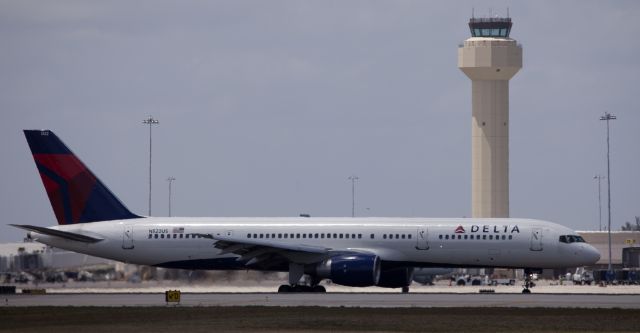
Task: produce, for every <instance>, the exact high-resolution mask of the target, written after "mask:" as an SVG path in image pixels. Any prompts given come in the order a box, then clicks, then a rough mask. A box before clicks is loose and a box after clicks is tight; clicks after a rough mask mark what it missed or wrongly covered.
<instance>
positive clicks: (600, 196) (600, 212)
mask: <svg viewBox="0 0 640 333" xmlns="http://www.w3.org/2000/svg"><path fill="white" fill-rule="evenodd" d="M593 179H597V180H598V226H599V229H598V230H600V231H602V195H601V193H602V191H601V190H600V188H601V187H600V181H601V180H602V179H604V176H603V175H601V174H597V175H595V176H593Z"/></svg>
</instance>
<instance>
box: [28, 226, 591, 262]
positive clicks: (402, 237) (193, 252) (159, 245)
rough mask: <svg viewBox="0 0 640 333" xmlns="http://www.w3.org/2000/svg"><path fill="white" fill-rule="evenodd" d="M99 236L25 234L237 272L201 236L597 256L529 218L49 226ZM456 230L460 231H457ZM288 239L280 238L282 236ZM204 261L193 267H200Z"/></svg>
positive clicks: (502, 258) (135, 257) (538, 258)
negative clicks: (92, 239) (85, 240)
mask: <svg viewBox="0 0 640 333" xmlns="http://www.w3.org/2000/svg"><path fill="white" fill-rule="evenodd" d="M52 228H53V229H59V230H63V231H68V232H73V233H79V234H84V235H87V236H91V237H96V238H101V239H103V240H102V241H100V242H96V243H82V242H77V241H72V240H65V239H61V238H58V237H51V236H47V235H42V234H39V233H36V232H30V237H31V238H33V239H35V240H36V241H38V242H41V243H44V244H48V245H51V246H54V247H58V248H63V249H67V250H71V251H75V252H80V253H85V254H89V255H93V256H98V257H104V258H109V259H114V260H118V261H123V262H127V263H133V264H142V265H155V266H162V267H174V268H190V269H237V268H243V265H244V263H242V262H239V261H237V260H236V259H237V258H239V256H238V255H235V254H233V253H224V254H221V250H220V249H218V248H216V247H215V243H216V240H215V239H212V238H207V237H205V236H203V235H216V234H224V235H226V236H231V237H234V238H236V239H247V240H259V241H261V242H273V243H277V244H291V245H304V246H322V247H326V248H330V249H331V250H334V251H342V250H344V251H362V252H368V253H373V254H376V255H377V256H379V257H380V260H382V261H383V262H395V263H400V264H406V266H413V267H421V266H423V267H426V266H432V267H474V266H476V267H513V268H557V267H578V266H584V265H591V264H593V263H595V262H596V261H597V260H598V259H599V258H600V254H599V252H598V251H597V250H596V249H595V248H593V247H592V246H591V245H589V244H587V243H571V244H569V243H562V242H559V241H558V239H559V236H561V235H576V233H575V231H573V230H571V229H568V228H566V227H563V226H561V225H558V224H555V223H551V222H546V221H540V220H530V219H514V218H508V219H468V218H463V219H426V218H319V217H317V218H275V217H274V218H268V217H265V218H178V217H173V218H162V217H151V218H140V219H129V220H116V221H104V222H94V223H81V224H73V225H61V226H56V227H52ZM456 230H457V231H458V232H456ZM285 236H286V237H285ZM205 261H206V262H207V264H206V266H202V267H199V263H203V262H205Z"/></svg>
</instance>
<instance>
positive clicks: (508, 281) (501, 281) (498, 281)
mask: <svg viewBox="0 0 640 333" xmlns="http://www.w3.org/2000/svg"><path fill="white" fill-rule="evenodd" d="M489 284H490V285H492V286H497V285H504V286H514V285H515V284H516V279H509V278H496V279H491V280H489Z"/></svg>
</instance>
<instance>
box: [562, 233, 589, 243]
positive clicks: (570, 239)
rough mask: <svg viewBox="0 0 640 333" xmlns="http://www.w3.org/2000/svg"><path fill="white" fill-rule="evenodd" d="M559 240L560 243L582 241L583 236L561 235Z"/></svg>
mask: <svg viewBox="0 0 640 333" xmlns="http://www.w3.org/2000/svg"><path fill="white" fill-rule="evenodd" d="M559 241H560V243H584V238H582V236H578V235H562V236H560V239H559Z"/></svg>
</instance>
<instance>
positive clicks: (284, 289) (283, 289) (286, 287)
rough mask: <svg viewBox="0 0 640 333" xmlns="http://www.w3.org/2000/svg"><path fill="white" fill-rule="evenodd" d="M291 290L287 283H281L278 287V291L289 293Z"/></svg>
mask: <svg viewBox="0 0 640 333" xmlns="http://www.w3.org/2000/svg"><path fill="white" fill-rule="evenodd" d="M292 291H293V288H291V286H290V285H288V284H283V285H281V286H280V287H279V288H278V292H279V293H290V292H292Z"/></svg>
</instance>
